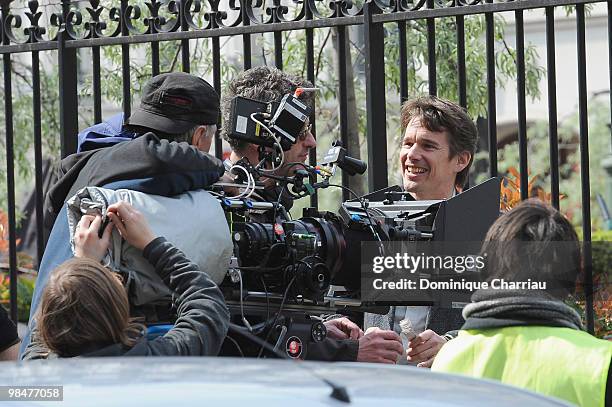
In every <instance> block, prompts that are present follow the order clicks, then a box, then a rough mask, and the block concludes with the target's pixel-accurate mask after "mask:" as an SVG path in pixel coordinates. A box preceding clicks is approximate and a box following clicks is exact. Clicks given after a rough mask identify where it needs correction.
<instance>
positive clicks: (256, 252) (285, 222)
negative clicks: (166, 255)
mask: <svg viewBox="0 0 612 407" xmlns="http://www.w3.org/2000/svg"><path fill="white" fill-rule="evenodd" d="M298 96H299V95H298V92H297V91H296V93H295V94H294V95H286V96H285V97H283V99H282V100H281V101H280V102H279V103H268V104H266V103H262V102H258V101H253V100H250V99H245V98H240V97H237V98H235V99H234V100H233V102H232V109H233V115H232V116H233V120H232V123H231V125H232V129H233V130H232V131H231V132H230V136H231V137H235V138H237V139H240V140H244V141H248V142H250V143H255V144H257V145H259V158H260V161H259V162H258V163H257V164H255V165H253V164H251V163H249V162H248V161H247V160H244V159H243V160H240V161H238V162H237V163H235V164H234V165H233V166H232V167H231V168H230V169H229V173H230V175H231V176H232V177H233V182H232V183H229V184H228V183H223V184H220V187H223V188H225V190H226V191H227V189H228V188H227V187H228V186H231V187H233V188H231V189H233V190H234V191H236V190H237V191H238V193H233V192H232V193H228V192H223V190H221V189H220V190H219V194H220V195H219V201H220V203H221V206H222V208H223V210H224V211H225V213H226V218H227V221H228V224H229V226H230V232H231V235H232V241H233V244H234V255H233V257H232V259H231V262H230V266H229V270H228V273H227V276H226V278H225V280H224V281H223V283H222V284H221V285H220V288H221V290H222V291H223V293H224V296H225V298H226V301H227V304H228V306H229V308H230V311H231V313H232V319H233V321H234V322H235V323H238V324H240V325H242V326H243V327H244V329H246V330H248V331H250V332H252V333H254V334H257V335H259V336H261V337H262V338H263V339H265V340H266V341H271V343H272V344H274V347H275V349H277V350H281V351H285V352H286V353H287V355H289V356H291V357H300V358H304V357H306V356H307V354H309V349H310V355H311V357H312V356H313V355H314V354H315V353H316V348H317V346H320V344H321V343H322V341H323V340H324V339H325V336H326V330H325V326H324V325H323V321H322V319H321V318H320V316H321V315H325V314H334V313H337V312H343V311H347V310H354V311H364V310H368V311H370V312H372V311H373V312H380V313H385V312H386V310H387V309H388V308H386V307H385V305H387V304H382V305H383V307H382V308H381V307H380V306H381V304H376V303H363V302H362V301H361V300H360V284H361V280H360V269H361V264H360V263H361V252H360V250H361V242H367V241H374V242H377V241H378V242H384V241H429V240H446V239H450V240H453V239H457V240H461V239H473V240H474V241H476V240H482V239H483V238H484V235H485V234H486V231H487V230H488V228H489V226H490V225H491V224H492V223H493V221H494V220H495V219H496V218H497V216H498V212H499V179H491V180H489V181H487V182H485V183H483V184H481V185H479V186H477V187H475V188H472V189H470V190H468V191H466V192H464V193H462V194H459V195H457V196H455V197H453V198H451V199H449V200H439V201H413V200H412V197H411V196H410V195H409V194H407V193H404V192H402V191H401V189H400V188H399V187H391V188H386V189H384V190H381V191H376V192H374V193H372V194H369V195H366V196H363V197H359V196H355V199H353V200H352V201H347V202H344V203H343V204H342V205H341V207H340V209H339V211H338V213H337V214H336V213H332V212H326V211H318V210H316V209H315V208H306V209H304V212H303V216H302V217H301V218H299V219H296V220H291V219H290V218H289V216H288V215H287V212H286V210H285V208H284V206H283V204H282V199H281V198H282V197H283V196H284V197H285V198H289V199H298V198H301V197H305V196H308V195H312V194H314V193H315V192H316V191H317V190H318V189H322V188H328V187H340V188H345V187H342V186H339V185H334V184H332V183H331V182H330V179H331V177H332V176H333V175H334V174H335V172H336V171H337V168H340V169H342V170H343V171H346V172H348V173H349V174H350V175H355V174H363V173H364V172H365V171H366V169H367V166H366V164H365V163H364V162H362V161H360V160H357V159H355V158H352V157H350V156H349V155H348V154H347V151H346V149H345V148H343V147H342V146H341V145H340V144H337V143H336V144H334V145H333V146H332V148H331V149H330V150H329V151H328V153H327V154H326V155H325V157H324V158H323V160H322V161H321V162H320V164H319V165H317V166H310V165H307V164H304V163H284V162H283V161H284V159H283V157H284V156H283V152H284V151H288V150H289V149H290V148H291V146H292V145H293V143H295V142H296V141H297V139H298V136H299V133H300V132H301V131H303V129H304V127H305V126H306V123H307V117H308V115H309V114H310V110H309V108H308V106H306V105H305V104H304V103H302V102H300V101H299V99H298ZM281 166H283V168H285V169H286V171H278V169H279V168H280V167H281ZM279 173H282V175H280V174H279ZM266 179H268V181H266ZM269 180H272V181H273V182H275V183H276V186H277V188H278V189H277V191H279V192H278V198H277V199H276V200H267V201H266V200H264V199H262V197H261V194H263V191H264V189H265V187H264V185H262V184H263V183H265V182H268V183H270V182H271V181H269ZM262 181H263V182H262ZM468 224H469V227H468ZM229 341H230V342H231V343H228V342H226V344H225V345H224V350H223V351H222V354H231V355H236V354H237V353H236V352H235V350H236V349H237V350H238V351H239V354H248V355H251V356H254V355H261V354H262V352H263V349H262V348H260V347H258V346H253V345H252V344H248V343H246V342H245V341H244V340H242V341H241V338H240V337H238V336H236V337H233V338H232V335H231V334H230V335H229Z"/></svg>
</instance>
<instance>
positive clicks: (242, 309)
mask: <svg viewBox="0 0 612 407" xmlns="http://www.w3.org/2000/svg"><path fill="white" fill-rule="evenodd" d="M236 272H237V273H238V278H239V279H240V316H241V317H242V323H244V326H246V327H247V329H248V330H249V332H253V327H252V326H251V324H250V323H249V321H248V320H247V319H246V317H245V316H244V306H243V303H242V297H243V295H242V293H243V288H242V272H241V271H240V270H239V269H237V270H236Z"/></svg>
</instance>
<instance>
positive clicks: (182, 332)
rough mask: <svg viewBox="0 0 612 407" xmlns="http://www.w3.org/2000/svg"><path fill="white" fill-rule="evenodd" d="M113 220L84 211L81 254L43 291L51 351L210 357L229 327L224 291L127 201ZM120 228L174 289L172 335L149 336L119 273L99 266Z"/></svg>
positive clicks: (112, 212) (114, 209)
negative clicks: (157, 233)
mask: <svg viewBox="0 0 612 407" xmlns="http://www.w3.org/2000/svg"><path fill="white" fill-rule="evenodd" d="M108 217H109V219H110V220H111V222H112V223H109V225H108V226H107V227H106V228H105V229H104V232H103V234H102V237H99V235H98V231H99V230H100V227H101V224H102V218H101V216H91V215H84V216H83V217H82V218H81V220H80V221H79V224H78V226H77V231H76V233H75V248H76V250H75V252H76V257H75V258H73V259H71V260H68V261H66V262H64V263H62V264H61V265H60V266H59V267H57V268H56V269H55V270H54V271H53V273H52V275H51V277H50V279H49V282H48V283H47V285H46V286H45V289H44V291H43V294H42V299H41V304H40V307H39V309H38V311H37V320H38V321H39V323H38V326H37V329H36V330H35V331H34V334H35V335H38V336H39V338H40V340H42V342H43V343H44V345H45V346H46V347H47V348H48V350H49V351H50V352H52V353H55V354H57V356H59V357H75V356H121V355H125V356H204V355H216V354H217V353H218V352H219V349H220V347H221V344H222V342H223V338H224V337H225V335H226V333H227V329H228V324H229V312H228V310H227V307H226V305H225V301H224V299H223V295H222V293H221V291H220V290H219V288H218V287H217V286H216V285H215V283H214V282H213V281H212V280H211V279H210V277H209V276H208V274H207V273H206V272H205V271H202V270H200V269H199V267H198V266H197V265H195V264H194V263H192V262H190V261H189V260H188V259H187V258H186V257H185V255H184V254H183V253H182V252H181V251H180V250H178V249H177V248H176V247H174V246H173V245H172V244H171V243H170V242H168V241H166V239H165V238H163V237H157V238H155V236H154V235H153V234H152V232H151V230H150V228H149V226H148V224H147V222H146V220H145V218H144V216H143V215H142V214H141V213H140V212H139V211H138V210H136V209H134V208H133V207H132V206H131V205H130V204H128V203H127V202H118V203H116V204H113V205H111V206H109V208H108ZM113 227H115V228H116V229H117V230H118V232H119V233H120V234H121V236H122V237H123V238H124V239H125V240H127V242H128V243H129V244H131V245H132V246H134V247H135V248H137V249H139V250H142V253H143V256H144V257H145V258H146V259H147V260H148V261H149V262H150V263H151V264H152V265H153V266H154V267H155V271H156V272H157V273H158V275H159V276H160V277H161V278H162V280H163V281H164V282H165V283H166V284H167V285H168V287H169V288H170V290H171V291H172V292H173V302H174V304H173V305H174V306H175V307H176V309H177V310H178V311H177V312H178V316H177V319H176V322H175V324H174V327H173V328H172V329H170V331H168V332H167V333H166V334H165V335H163V336H161V337H158V338H155V339H153V340H149V339H147V338H146V337H145V335H144V333H145V327H144V326H143V325H141V324H139V323H138V322H136V321H134V320H132V319H131V318H130V305H129V301H128V293H127V292H126V289H125V287H124V286H123V284H122V281H121V278H120V276H119V275H118V274H115V273H113V272H111V271H110V270H109V269H107V268H106V267H104V266H103V265H102V264H100V260H101V259H102V258H103V256H104V254H105V253H106V251H107V249H108V246H109V244H110V240H111V230H112V228H113Z"/></svg>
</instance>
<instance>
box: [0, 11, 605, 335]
mask: <svg viewBox="0 0 612 407" xmlns="http://www.w3.org/2000/svg"><path fill="white" fill-rule="evenodd" d="M597 2H598V1H597V0H518V1H493V0H472V1H465V0H448V1H443V0H418V1H408V0H388V1H385V0H370V1H367V2H365V3H364V4H363V5H357V4H354V3H353V2H352V1H351V0H332V1H330V2H324V1H320V0H306V1H301V0H299V1H298V0H292V1H291V3H290V4H285V3H284V2H283V1H282V0H272V3H271V4H270V3H269V2H268V3H266V2H265V0H239V1H237V0H229V1H228V3H227V5H226V8H225V9H221V8H220V6H221V4H220V1H219V0H209V1H208V2H207V3H206V7H204V6H205V5H204V4H203V3H202V2H200V1H199V0H187V1H182V0H168V1H158V0H146V1H144V3H141V4H140V5H136V4H131V3H130V1H128V0H121V1H120V4H118V5H117V6H113V7H105V6H104V5H103V4H101V3H100V1H99V0H89V1H79V2H73V1H70V0H62V1H61V4H57V5H56V6H58V7H59V6H61V11H59V10H58V12H57V13H54V14H53V15H52V16H51V18H50V21H48V22H41V16H42V13H41V7H42V5H41V4H40V3H39V2H38V1H35V0H32V1H29V2H28V3H27V10H26V11H25V12H20V13H16V12H15V10H14V8H12V7H11V0H0V5H1V18H0V32H1V34H2V37H1V38H2V45H0V54H2V58H3V67H4V92H5V95H4V116H5V123H4V126H5V128H4V130H5V134H6V162H7V166H6V177H7V197H8V217H9V222H8V226H9V228H8V229H9V231H8V235H9V264H10V276H11V285H10V290H11V299H10V304H11V316H12V318H13V319H16V312H17V311H16V309H17V306H16V304H17V302H16V293H17V289H16V284H17V278H16V273H17V253H16V238H15V236H16V219H15V173H14V165H13V163H14V158H15V157H14V155H13V143H14V137H15V136H16V135H15V133H14V127H13V105H12V98H13V89H12V74H11V60H12V58H15V55H16V54H22V55H29V56H30V57H31V66H32V88H33V94H32V120H33V123H34V127H33V128H34V147H33V149H34V161H35V185H36V191H37V199H36V219H37V230H38V241H37V244H38V254H39V258H40V256H41V255H42V250H43V247H44V243H45V242H44V239H43V234H42V203H43V196H42V166H43V164H42V163H43V154H42V147H41V145H42V141H41V82H40V64H41V62H40V53H41V52H43V51H57V64H58V70H59V102H60V112H59V117H60V126H61V134H60V136H59V137H60V139H61V155H62V156H66V155H68V154H70V153H73V152H75V151H76V142H77V140H76V137H75V135H76V134H77V133H78V117H77V112H78V110H79V106H78V95H77V80H78V74H79V73H78V70H77V50H79V49H82V48H89V49H91V53H92V60H91V66H92V70H93V84H92V97H93V110H94V120H95V122H100V121H101V120H102V80H103V78H102V77H101V62H100V50H101V47H106V46H111V45H118V46H120V47H121V55H122V78H123V87H122V92H123V106H122V108H123V112H124V114H125V115H128V116H129V114H130V111H131V105H130V103H131V102H130V101H131V94H130V93H131V83H130V80H129V78H130V46H131V45H134V44H143V43H147V44H150V47H151V65H152V74H153V75H156V74H158V73H159V72H160V43H161V42H164V41H180V48H181V64H182V70H183V71H185V72H189V71H190V51H191V50H190V42H189V40H193V39H199V38H209V39H210V41H211V43H212V57H213V58H212V60H213V67H212V72H213V86H214V87H215V89H216V90H217V92H219V94H222V89H221V46H220V39H221V38H222V37H228V36H238V37H242V44H243V45H242V47H243V48H242V52H243V68H244V69H248V68H250V67H251V64H252V52H253V50H252V49H251V47H252V44H251V36H253V35H255V34H259V33H272V35H273V38H274V64H275V65H276V67H278V68H281V69H282V68H283V41H282V33H283V32H286V31H291V30H303V31H304V32H305V39H306V76H307V79H309V80H310V81H311V82H313V83H315V84H316V82H317V78H316V77H315V63H316V61H315V44H314V32H315V30H317V29H320V28H325V27H334V28H335V29H336V30H337V57H338V60H339V61H343V60H344V58H345V56H346V53H347V52H350V51H349V50H347V48H346V44H345V38H346V35H347V27H348V26H362V27H363V43H364V45H365V76H366V110H367V146H368V164H369V166H368V183H369V185H368V186H369V189H370V190H375V189H379V188H382V187H385V186H387V183H388V168H387V128H386V120H387V114H386V89H385V86H381V81H383V82H382V83H384V78H385V62H384V61H385V54H384V53H385V47H384V44H385V43H384V41H385V30H384V26H385V24H396V25H397V28H398V35H399V44H400V55H399V61H397V63H398V65H399V70H400V97H401V100H406V99H407V98H408V97H409V95H408V82H407V75H408V68H407V59H408V53H409V52H410V50H409V49H407V46H406V44H407V41H406V24H407V22H408V21H410V20H425V21H426V26H427V39H426V41H427V47H428V60H427V70H428V89H429V93H430V94H434V95H435V94H437V75H436V72H437V71H436V63H437V61H436V52H435V47H436V25H435V21H436V19H439V18H444V17H453V18H454V19H455V25H456V46H457V61H456V74H457V78H458V89H457V94H458V102H459V104H461V105H462V106H464V107H466V106H467V103H468V97H467V94H468V92H467V89H466V86H467V84H466V63H467V62H466V53H465V31H464V23H465V20H464V18H465V17H466V16H468V15H475V14H481V15H482V14H483V15H484V17H485V24H486V36H485V47H486V67H483V68H485V70H484V72H485V75H486V81H487V89H488V90H487V92H488V103H487V107H488V109H487V117H486V124H487V125H486V128H487V137H488V141H489V143H488V144H489V146H496V145H497V127H496V125H497V120H496V109H497V107H496V86H495V85H496V66H495V54H494V41H495V39H494V25H495V21H494V15H495V14H496V13H500V12H513V13H514V15H515V28H516V67H517V81H516V82H517V83H516V86H517V94H518V100H517V106H518V141H519V156H520V173H521V174H522V175H525V174H527V173H528V165H527V122H526V117H527V113H526V100H525V99H526V95H525V87H526V78H525V55H524V52H525V38H524V19H523V14H524V12H525V10H529V9H542V10H545V13H546V49H547V59H546V69H547V83H548V110H549V140H550V168H551V186H550V187H551V193H552V203H553V205H554V206H555V207H557V208H559V158H558V157H559V149H558V146H559V142H558V134H557V122H558V118H557V98H556V86H557V78H556V60H555V17H554V11H555V8H556V7H559V6H565V5H568V6H575V8H576V13H575V20H576V24H577V38H576V44H577V55H576V60H577V66H578V78H577V81H578V89H579V93H578V94H579V118H580V132H579V137H580V154H581V155H580V158H581V160H580V163H581V165H580V168H581V176H582V191H581V194H582V203H583V205H582V229H583V236H584V240H585V241H587V242H588V241H590V240H591V213H590V187H589V165H588V164H589V149H588V146H589V134H588V122H587V83H586V80H587V79H586V63H587V61H586V51H585V47H586V43H585V5H586V4H587V3H597ZM599 2H601V3H604V2H603V1H599ZM289 5H290V6H291V8H292V10H293V13H292V14H293V15H292V16H291V15H290V14H291V13H289V7H288V6H289ZM607 6H608V15H607V18H608V33H609V34H608V44H610V38H611V37H612V20H611V17H610V8H611V7H612V3H610V2H607ZM161 10H163V11H164V13H160V11H161ZM143 11H146V13H145V12H143ZM201 13H203V15H204V18H203V19H201V20H198V19H196V18H194V16H195V15H197V14H201ZM162 14H163V15H166V16H168V15H169V16H170V17H164V16H163V15H162ZM23 16H25V19H24V18H23ZM200 21H202V22H203V24H201V23H200ZM110 26H114V28H112V29H111V28H108V27H110ZM139 27H144V28H142V29H141V28H139ZM50 31H56V32H57V33H56V34H54V35H49V32H50ZM21 34H23V35H21ZM609 48H610V47H609ZM611 49H612V48H611ZM610 53H611V55H610V59H609V61H611V62H610V63H612V51H610ZM346 69H347V67H346V66H345V65H344V64H340V68H339V81H338V88H337V95H338V100H339V102H340V103H339V112H340V114H339V123H340V135H341V138H342V141H343V142H344V143H346V141H347V132H348V127H347V124H348V112H347V79H346V77H347V75H346ZM611 71H612V69H611ZM611 80H612V79H611ZM611 103H612V101H611ZM312 120H313V122H314V121H315V120H316V117H312ZM216 140H217V142H216V143H215V154H216V155H217V156H218V157H220V156H221V154H222V151H221V142H220V139H219V135H218V134H217V138H216ZM310 160H311V163H312V164H315V154H311V158H310ZM489 173H490V175H491V176H496V175H498V168H497V151H496V149H495V148H490V151H489ZM527 182H528V178H527V176H522V177H521V178H520V185H521V198H522V199H525V198H527V194H528V185H527ZM343 184H344V185H346V184H347V179H346V177H343ZM314 203H316V202H313V204H314ZM585 264H586V265H587V273H586V280H585V283H586V288H587V293H589V294H588V295H587V317H588V329H589V330H590V331H591V332H592V331H593V304H592V295H590V294H592V291H591V287H592V275H591V268H590V265H591V264H592V259H591V251H590V250H586V251H585Z"/></svg>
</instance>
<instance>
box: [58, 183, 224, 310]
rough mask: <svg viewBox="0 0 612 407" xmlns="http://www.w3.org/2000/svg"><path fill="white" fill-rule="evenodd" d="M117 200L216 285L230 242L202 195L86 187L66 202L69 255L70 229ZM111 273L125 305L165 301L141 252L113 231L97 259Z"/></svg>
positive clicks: (214, 206) (213, 204)
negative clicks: (119, 278)
mask: <svg viewBox="0 0 612 407" xmlns="http://www.w3.org/2000/svg"><path fill="white" fill-rule="evenodd" d="M119 201H126V202H129V203H130V204H131V205H132V206H134V207H135V208H136V209H138V210H139V211H140V212H141V213H142V214H143V215H144V216H145V218H146V219H147V221H148V223H149V225H150V227H151V230H152V231H153V233H154V234H155V235H156V236H164V237H166V238H167V239H168V241H170V242H172V243H173V244H174V245H175V246H176V247H177V248H178V249H180V250H181V251H182V252H183V253H185V255H186V256H187V258H189V259H191V261H193V262H194V263H195V264H197V265H198V266H199V267H200V268H201V269H202V270H205V271H206V272H207V273H208V275H209V276H210V278H211V279H212V280H213V281H214V282H215V283H216V284H219V283H221V281H222V280H223V278H224V277H225V274H226V272H227V269H228V265H229V260H230V258H231V256H232V250H233V247H232V241H231V238H230V233H229V227H228V225H227V221H226V220H225V214H224V212H223V210H222V209H221V206H220V204H219V202H218V201H217V200H216V199H215V198H214V197H213V196H212V195H211V194H210V193H209V192H206V191H204V190H197V191H189V192H185V193H183V194H181V195H178V196H175V197H163V196H158V195H148V194H144V193H142V192H137V191H131V190H127V189H118V190H110V189H105V188H98V187H87V188H83V189H81V190H80V191H78V192H77V194H76V195H74V196H73V197H72V198H70V199H69V200H68V225H69V228H70V236H71V246H72V249H73V251H74V242H73V239H74V231H75V229H76V224H77V222H78V221H79V219H80V218H81V216H83V214H85V213H106V208H107V207H108V206H109V205H112V204H113V203H116V202H119ZM103 262H104V264H105V265H107V266H108V267H109V268H111V269H112V270H115V271H117V272H120V273H121V274H124V275H127V276H128V280H127V286H128V289H129V292H130V301H131V302H132V304H134V305H137V306H139V305H144V304H149V303H153V302H158V301H162V300H163V301H168V300H169V299H170V291H169V290H168V287H167V286H166V284H164V283H163V281H162V280H161V278H160V277H159V276H158V275H157V273H155V270H154V268H153V266H152V265H151V264H150V263H149V262H148V261H146V260H145V259H144V257H143V256H142V253H141V252H140V251H139V250H137V249H136V248H134V247H132V246H131V245H129V244H128V243H127V242H125V241H124V240H123V239H122V238H121V236H119V233H118V232H117V231H113V237H112V244H111V248H110V249H109V253H108V254H107V256H106V258H105V259H104V260H103Z"/></svg>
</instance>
